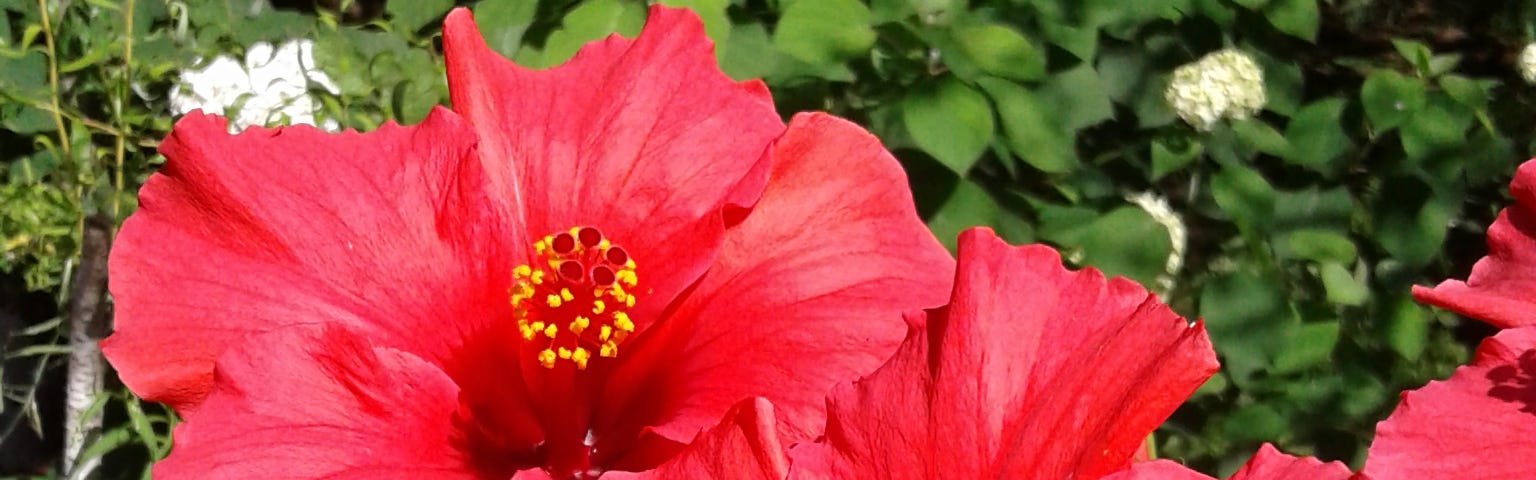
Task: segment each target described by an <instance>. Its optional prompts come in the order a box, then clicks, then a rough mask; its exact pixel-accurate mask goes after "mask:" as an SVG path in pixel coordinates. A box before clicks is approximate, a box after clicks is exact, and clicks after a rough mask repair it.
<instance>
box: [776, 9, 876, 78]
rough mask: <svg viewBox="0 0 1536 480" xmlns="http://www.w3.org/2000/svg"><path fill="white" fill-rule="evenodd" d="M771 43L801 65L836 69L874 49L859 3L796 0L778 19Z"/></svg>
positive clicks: (866, 14)
mask: <svg viewBox="0 0 1536 480" xmlns="http://www.w3.org/2000/svg"><path fill="white" fill-rule="evenodd" d="M773 42H774V45H777V46H778V47H779V50H781V51H783V52H784V53H787V54H789V55H790V56H792V57H794V58H796V59H799V60H801V61H803V62H806V63H809V64H812V65H817V66H827V65H838V64H842V63H843V61H844V60H847V59H849V58H852V57H854V56H856V55H859V54H862V53H864V52H866V51H868V50H869V48H870V47H871V46H874V44H875V31H874V29H873V28H871V27H870V14H869V8H868V7H865V6H864V3H863V2H860V1H858V0H795V1H794V2H793V3H789V4H788V6H786V7H785V8H784V14H783V16H781V17H779V23H778V26H777V27H775V28H774V32H773Z"/></svg>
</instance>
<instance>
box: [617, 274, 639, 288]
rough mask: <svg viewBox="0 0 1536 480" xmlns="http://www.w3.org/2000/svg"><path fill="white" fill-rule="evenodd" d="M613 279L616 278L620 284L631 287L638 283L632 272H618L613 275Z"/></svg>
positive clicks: (637, 278)
mask: <svg viewBox="0 0 1536 480" xmlns="http://www.w3.org/2000/svg"><path fill="white" fill-rule="evenodd" d="M614 277H617V278H618V279H619V281H620V282H624V284H625V285H629V286H631V287H633V286H635V284H636V283H639V282H640V279H639V277H636V276H635V271H634V270H619V271H618V272H617V273H615V274H614Z"/></svg>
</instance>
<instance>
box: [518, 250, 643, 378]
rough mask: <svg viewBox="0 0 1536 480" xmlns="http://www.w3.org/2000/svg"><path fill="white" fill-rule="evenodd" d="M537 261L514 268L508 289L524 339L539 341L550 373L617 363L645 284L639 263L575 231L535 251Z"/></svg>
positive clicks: (542, 362)
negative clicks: (560, 367)
mask: <svg viewBox="0 0 1536 480" xmlns="http://www.w3.org/2000/svg"><path fill="white" fill-rule="evenodd" d="M533 249H534V253H535V257H536V258H535V259H534V260H533V261H531V262H529V263H527V264H523V265H518V266H517V267H516V268H513V269H512V280H513V284H512V287H511V288H510V289H508V295H509V296H510V297H511V303H512V306H513V312H514V315H515V316H516V317H517V328H518V333H519V334H521V336H522V338H523V340H524V342H525V343H534V342H537V343H534V348H536V349H537V350H535V351H536V352H537V353H536V354H535V359H536V360H537V361H538V362H539V364H540V365H542V366H544V368H551V369H552V368H555V366H556V365H557V364H558V363H559V362H560V361H570V362H571V363H572V364H573V365H575V366H576V368H577V369H578V370H584V369H586V368H587V365H588V363H589V362H590V361H591V359H592V357H593V353H594V351H595V353H596V356H598V357H602V358H613V357H616V356H618V354H619V344H621V343H623V342H624V340H625V338H627V337H628V336H629V335H630V334H632V333H634V332H635V323H634V321H633V320H632V319H631V318H630V317H629V313H628V309H629V308H632V307H634V306H635V295H634V294H633V293H631V291H632V290H635V289H636V288H637V287H638V285H639V276H637V275H636V274H635V261H634V259H632V258H629V255H628V253H627V252H625V251H624V250H623V249H622V248H619V247H618V246H616V245H613V244H612V243H610V242H609V240H608V239H605V238H602V234H601V233H599V232H598V231H597V229H594V228H590V227H576V228H572V229H570V230H569V231H568V232H561V233H558V234H555V235H549V236H546V237H544V238H542V239H540V240H539V241H537V242H535V243H534V245H533Z"/></svg>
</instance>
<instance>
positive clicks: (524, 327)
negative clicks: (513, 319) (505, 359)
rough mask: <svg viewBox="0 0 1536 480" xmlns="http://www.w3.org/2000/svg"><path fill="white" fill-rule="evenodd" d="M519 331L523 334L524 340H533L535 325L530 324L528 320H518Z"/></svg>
mask: <svg viewBox="0 0 1536 480" xmlns="http://www.w3.org/2000/svg"><path fill="white" fill-rule="evenodd" d="M517 333H521V334H523V340H533V335H534V331H533V327H531V326H528V322H518V323H517Z"/></svg>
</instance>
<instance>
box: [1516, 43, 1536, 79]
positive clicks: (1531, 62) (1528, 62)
mask: <svg viewBox="0 0 1536 480" xmlns="http://www.w3.org/2000/svg"><path fill="white" fill-rule="evenodd" d="M1518 65H1519V68H1520V78H1523V79H1525V83H1532V84H1536V43H1531V44H1527V45H1526V46H1525V49H1524V50H1521V51H1520V60H1519V63H1518Z"/></svg>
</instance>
